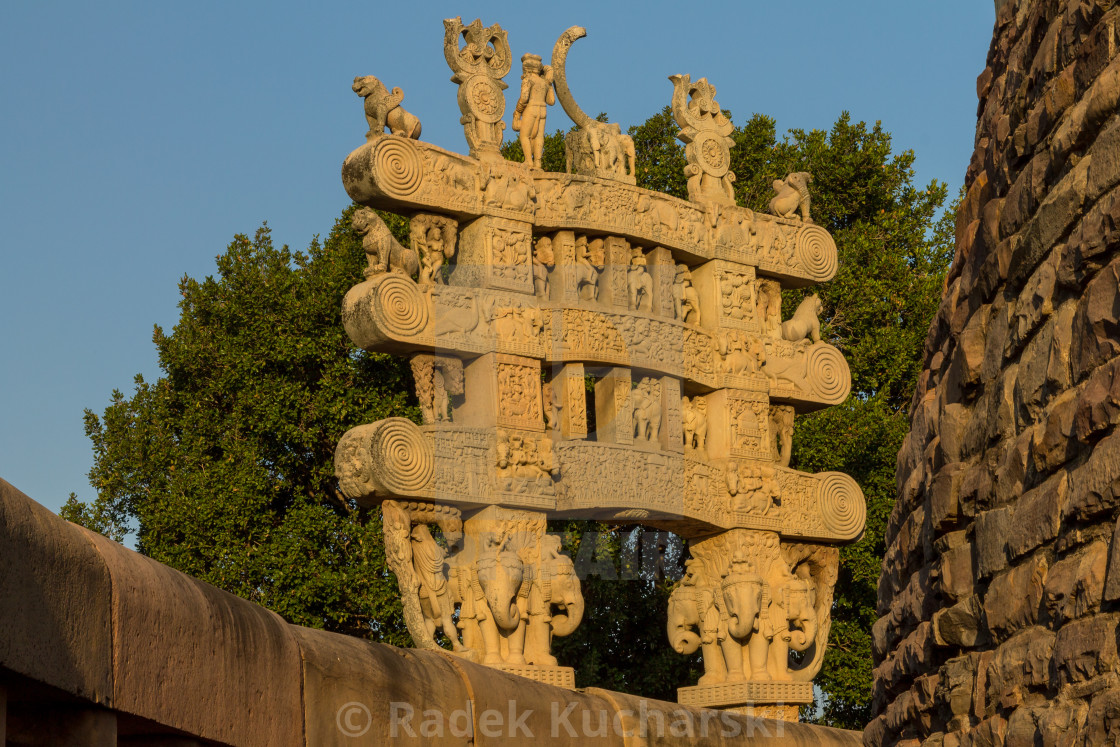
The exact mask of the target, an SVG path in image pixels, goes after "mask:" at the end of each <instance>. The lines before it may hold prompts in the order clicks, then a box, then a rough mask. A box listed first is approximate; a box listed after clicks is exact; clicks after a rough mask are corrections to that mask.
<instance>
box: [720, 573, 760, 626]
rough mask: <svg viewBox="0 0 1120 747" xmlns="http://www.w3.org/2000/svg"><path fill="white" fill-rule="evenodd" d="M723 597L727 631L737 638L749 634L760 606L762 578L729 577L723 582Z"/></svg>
mask: <svg viewBox="0 0 1120 747" xmlns="http://www.w3.org/2000/svg"><path fill="white" fill-rule="evenodd" d="M723 599H724V603H725V604H726V605H727V616H728V619H727V632H728V633H729V634H730V635H731V637H732V638H738V639H739V640H742V639H744V638H747V637H748V636H750V635H751V633H753V632H754V631H755V628H756V627H757V621H758V613H759V612H760V611H761V608H762V580H761V579H759V578H757V577H755V578H737V579H734V580H732V579H731V578H730V577H729V578H728V579H727V580H725V581H724V584H723Z"/></svg>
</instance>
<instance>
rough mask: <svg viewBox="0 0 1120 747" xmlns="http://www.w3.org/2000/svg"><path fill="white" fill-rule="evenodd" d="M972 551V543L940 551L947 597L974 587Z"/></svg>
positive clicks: (943, 590)
mask: <svg viewBox="0 0 1120 747" xmlns="http://www.w3.org/2000/svg"><path fill="white" fill-rule="evenodd" d="M972 553H973V547H972V545H961V546H959V547H951V548H949V549H948V550H946V551H945V552H943V553H941V560H940V565H939V566H938V569H939V573H940V576H939V582H940V590H941V593H942V594H944V595H945V596H946V597H948V598H949V599H963V598H964V597H966V596H968V595H970V594H971V593H972V590H973V589H974V588H975V585H976V582H975V580H974V579H975V573H974V572H973V558H972ZM1118 586H1120V584H1118Z"/></svg>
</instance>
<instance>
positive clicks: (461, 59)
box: [443, 17, 513, 161]
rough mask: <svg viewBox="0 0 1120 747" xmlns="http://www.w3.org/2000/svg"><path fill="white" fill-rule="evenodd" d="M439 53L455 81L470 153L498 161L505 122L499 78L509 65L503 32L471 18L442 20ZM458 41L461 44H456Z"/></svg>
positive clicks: (476, 156) (510, 57) (503, 99)
mask: <svg viewBox="0 0 1120 747" xmlns="http://www.w3.org/2000/svg"><path fill="white" fill-rule="evenodd" d="M443 28H444V33H443V56H444V58H445V59H446V60H447V65H448V67H450V68H451V70H452V71H453V72H454V75H452V76H451V82H452V83H457V84H459V95H458V100H459V111H460V112H461V113H462V115H463V116H462V118H460V120H459V122H460V123H461V124H462V125H463V133H464V135H466V138H467V144H468V145H469V146H470V154H471V155H472V156H474V157H475V158H481V159H484V160H490V161H500V160H502V154H501V150H500V149H499V146H500V145H501V142H502V130H504V129H505V126H506V123H505V121H504V120H503V119H502V115H503V114H504V113H505V108H506V101H505V96H504V94H503V93H502V91H504V90H505V89H506V88H507V87H508V86H507V85H506V84H505V82H503V81H502V78H503V77H504V76H505V74H506V73H508V72H509V69H510V66H511V65H512V64H513V56H512V54H511V53H510V49H509V41H508V40H507V38H506V32H505V30H504V29H502V27H501V26H499V25H498V24H494V25H493V26H485V27H484V26H483V25H482V21H481V20H479V19H477V18H476V19H475V20H474V21H473V22H472V23H471V24H470V25H469V26H464V25H463V20H462V19H461V18H458V17H456V18H450V19H447V20H445V21H444V22H443ZM460 41H462V42H463V46H462V47H460V46H459V43H460Z"/></svg>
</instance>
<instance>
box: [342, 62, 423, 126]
mask: <svg viewBox="0 0 1120 747" xmlns="http://www.w3.org/2000/svg"><path fill="white" fill-rule="evenodd" d="M353 89H354V93H356V94H358V95H359V96H361V97H362V98H364V99H365V100H366V121H367V122H369V132H367V133H366V140H373V139H374V138H375V137H378V136H380V135H384V134H385V128H386V127H388V128H389V132H390V133H392V134H393V135H403V136H404V137H407V138H412V139H413V140H419V139H420V120H419V119H418V118H417V117H416V115H415V114H410V113H408V112H407V111H405V109H404V107H402V106H401V101H403V100H404V91H402V90H401V89H399V88H394V89H393V91H392V93H390V92H389V91H387V90H386V89H385V84H384V83H382V82H381V81H380V80H378V79H377V78H376V77H374V76H372V75H364V76H363V75H359V76H358V77H356V78H354V85H353Z"/></svg>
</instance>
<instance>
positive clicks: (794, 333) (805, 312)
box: [782, 293, 821, 344]
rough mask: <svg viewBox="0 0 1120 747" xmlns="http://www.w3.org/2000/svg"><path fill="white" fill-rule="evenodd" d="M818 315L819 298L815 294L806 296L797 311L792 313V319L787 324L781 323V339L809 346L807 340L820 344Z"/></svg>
mask: <svg viewBox="0 0 1120 747" xmlns="http://www.w3.org/2000/svg"><path fill="white" fill-rule="evenodd" d="M820 313H821V298H820V296H818V295H817V294H816V293H814V294H813V295H811V296H807V297H806V298H805V300H803V301H802V302H801V303H800V305H798V307H797V311H795V312H793V318H792V319H790V320H789V321H787V322H782V339H784V340H789V341H790V342H801V343H805V344H809V340H812V341H813V342H820V341H821V323H820V320H819V319H818V318H817V315H818V314H820Z"/></svg>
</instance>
